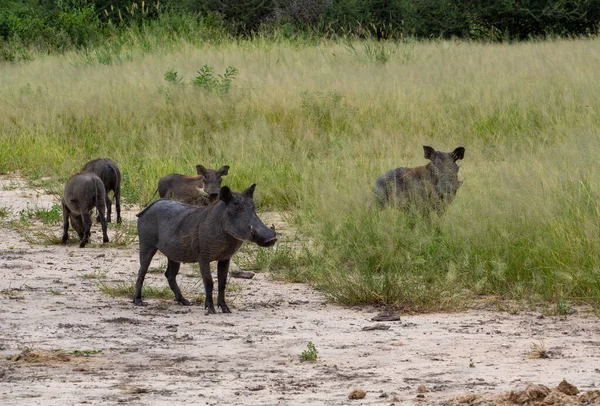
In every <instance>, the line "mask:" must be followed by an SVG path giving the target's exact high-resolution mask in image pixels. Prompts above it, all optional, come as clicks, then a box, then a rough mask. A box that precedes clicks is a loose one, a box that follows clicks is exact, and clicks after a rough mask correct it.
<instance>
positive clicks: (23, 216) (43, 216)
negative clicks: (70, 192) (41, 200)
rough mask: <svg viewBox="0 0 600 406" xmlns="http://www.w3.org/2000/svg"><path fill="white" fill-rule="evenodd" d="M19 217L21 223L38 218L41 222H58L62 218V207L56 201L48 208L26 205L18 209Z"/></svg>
mask: <svg viewBox="0 0 600 406" xmlns="http://www.w3.org/2000/svg"><path fill="white" fill-rule="evenodd" d="M19 219H20V221H21V222H22V223H28V222H29V221H30V220H31V219H38V220H40V221H41V222H42V223H43V224H50V225H54V224H58V223H60V221H61V220H62V208H61V206H60V205H59V204H56V203H55V204H53V205H52V207H51V208H50V209H44V208H41V207H27V208H26V209H22V210H20V211H19Z"/></svg>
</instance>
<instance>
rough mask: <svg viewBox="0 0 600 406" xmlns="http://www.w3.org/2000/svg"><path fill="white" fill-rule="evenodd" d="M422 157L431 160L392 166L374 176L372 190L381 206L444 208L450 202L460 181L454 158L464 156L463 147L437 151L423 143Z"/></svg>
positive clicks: (441, 209) (457, 158) (440, 209)
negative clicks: (408, 165) (423, 154)
mask: <svg viewBox="0 0 600 406" xmlns="http://www.w3.org/2000/svg"><path fill="white" fill-rule="evenodd" d="M423 149H424V151H425V158H426V159H429V160H430V161H431V162H430V163H428V164H427V165H425V166H419V167H416V168H396V169H392V170H390V171H388V172H386V173H385V174H383V175H381V176H380V177H379V178H377V182H376V184H375V189H374V191H373V193H374V194H375V197H376V199H377V200H378V202H379V203H380V204H381V206H382V207H383V206H385V205H390V206H393V207H398V208H403V209H405V208H408V207H411V206H413V207H415V208H418V209H428V210H431V209H435V210H437V211H443V210H444V208H445V207H446V206H447V205H448V204H450V202H452V200H453V199H454V196H456V191H457V190H458V188H459V187H460V185H461V184H462V182H461V181H459V180H458V169H459V167H458V165H457V164H456V161H457V160H459V159H463V157H464V156H465V149H464V148H463V147H458V148H456V149H455V150H454V151H452V152H440V151H436V150H434V149H433V148H431V147H428V146H423Z"/></svg>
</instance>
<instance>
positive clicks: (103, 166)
mask: <svg viewBox="0 0 600 406" xmlns="http://www.w3.org/2000/svg"><path fill="white" fill-rule="evenodd" d="M81 172H93V173H95V174H96V175H97V176H98V177H99V178H100V179H101V180H102V183H103V184H104V191H105V192H106V193H105V198H106V221H107V222H109V223H110V220H111V219H110V214H111V213H110V209H111V205H112V202H111V201H110V199H109V198H108V192H111V191H112V192H113V198H114V199H115V209H116V211H117V223H121V171H120V170H119V167H118V166H117V164H116V163H115V162H114V161H113V160H112V159H108V158H100V159H94V160H93V161H90V162H88V163H87V164H85V165H84V166H83V168H82V169H81ZM97 221H100V217H99V216H98V218H97Z"/></svg>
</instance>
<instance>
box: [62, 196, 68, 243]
mask: <svg viewBox="0 0 600 406" xmlns="http://www.w3.org/2000/svg"><path fill="white" fill-rule="evenodd" d="M62 215H63V236H62V243H63V244H66V243H67V241H69V209H68V208H67V205H66V204H65V202H64V201H63V202H62Z"/></svg>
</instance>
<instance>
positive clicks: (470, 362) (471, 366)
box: [469, 358, 475, 368]
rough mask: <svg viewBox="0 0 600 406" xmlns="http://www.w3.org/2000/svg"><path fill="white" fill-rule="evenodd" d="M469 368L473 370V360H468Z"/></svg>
mask: <svg viewBox="0 0 600 406" xmlns="http://www.w3.org/2000/svg"><path fill="white" fill-rule="evenodd" d="M469 368H475V364H474V363H473V358H469Z"/></svg>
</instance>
